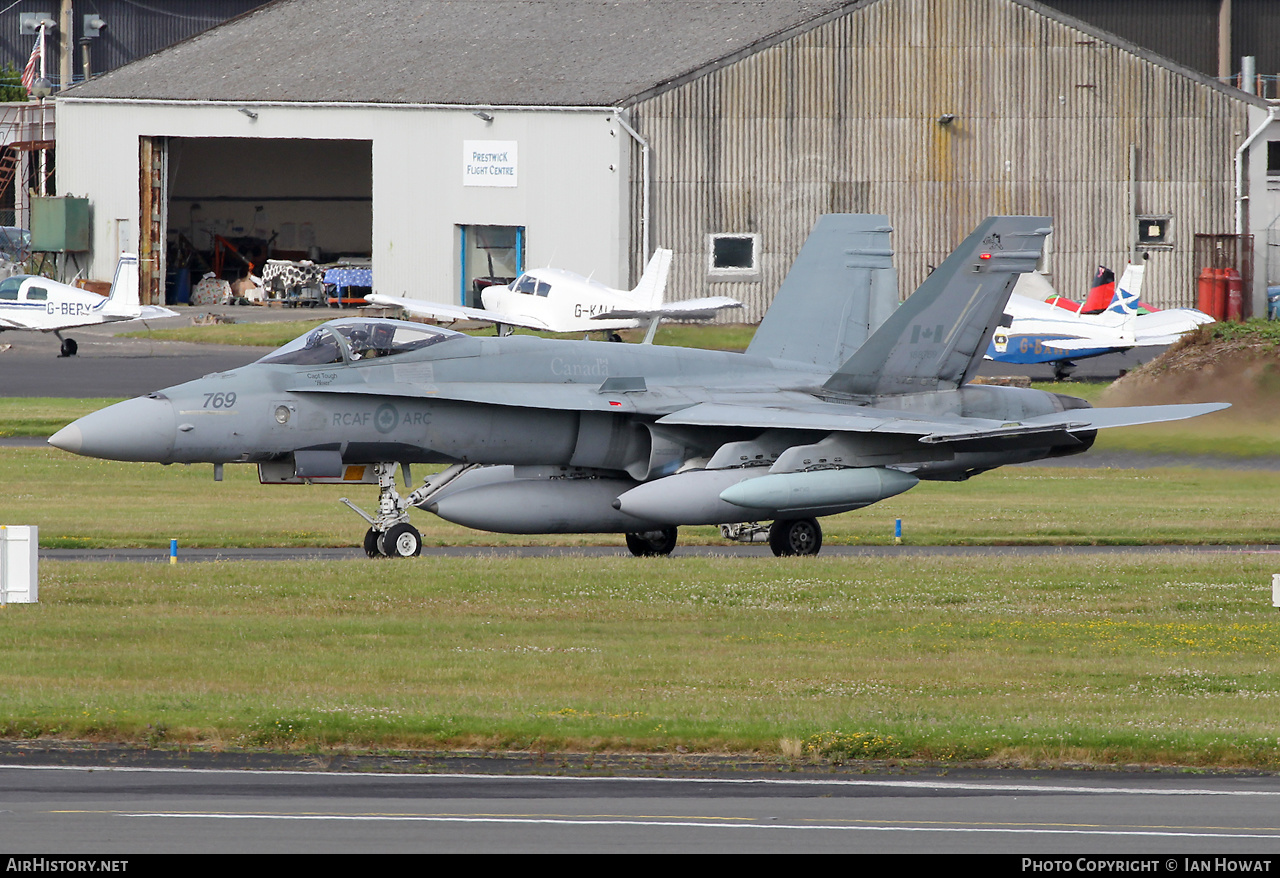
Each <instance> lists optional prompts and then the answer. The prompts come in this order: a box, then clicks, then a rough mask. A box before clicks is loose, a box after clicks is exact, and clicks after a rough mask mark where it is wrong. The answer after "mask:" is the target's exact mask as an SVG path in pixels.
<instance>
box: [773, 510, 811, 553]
mask: <svg viewBox="0 0 1280 878" xmlns="http://www.w3.org/2000/svg"><path fill="white" fill-rule="evenodd" d="M769 548H770V549H773V554H775V555H777V556H778V557H779V558H782V557H785V556H787V555H816V554H818V550H819V549H821V548H822V526H821V525H820V524H818V520H817V519H816V518H780V519H778V520H777V521H775V522H774V523H773V524H772V525H771V526H770V527H769Z"/></svg>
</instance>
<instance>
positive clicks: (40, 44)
mask: <svg viewBox="0 0 1280 878" xmlns="http://www.w3.org/2000/svg"><path fill="white" fill-rule="evenodd" d="M42 67H44V25H40V35H39V36H38V37H36V44H35V46H34V47H33V48H32V49H31V57H30V58H28V59H27V66H26V67H24V68H22V84H23V86H24V87H25V88H26V89H27V94H28V95H30V94H31V89H33V88H35V84H36V76H37V75H38V73H37V71H38V70H39V68H42ZM39 72H40V73H43V71H39Z"/></svg>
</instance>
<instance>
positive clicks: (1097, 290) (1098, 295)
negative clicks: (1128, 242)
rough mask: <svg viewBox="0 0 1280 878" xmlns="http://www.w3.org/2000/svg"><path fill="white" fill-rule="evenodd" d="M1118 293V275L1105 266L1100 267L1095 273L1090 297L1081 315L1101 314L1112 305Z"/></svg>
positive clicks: (1086, 299)
mask: <svg viewBox="0 0 1280 878" xmlns="http://www.w3.org/2000/svg"><path fill="white" fill-rule="evenodd" d="M1115 292H1116V273H1115V272H1114V271H1112V270H1111V269H1109V268H1107V267H1106V266H1105V265H1099V266H1098V270H1097V271H1095V272H1094V273H1093V283H1092V284H1091V285H1090V286H1089V295H1088V296H1086V297H1085V300H1084V307H1083V308H1081V309H1080V313H1081V314H1100V313H1102V312H1103V311H1105V310H1106V309H1107V306H1108V305H1110V304H1111V300H1112V299H1113V298H1114V297H1115Z"/></svg>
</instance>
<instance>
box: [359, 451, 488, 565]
mask: <svg viewBox="0 0 1280 878" xmlns="http://www.w3.org/2000/svg"><path fill="white" fill-rule="evenodd" d="M475 466H476V465H475V464H471V465H463V464H455V465H454V466H451V467H449V468H448V469H446V470H444V471H443V472H440V473H438V474H436V475H434V476H432V477H431V478H428V479H426V480H425V481H423V483H422V487H421V488H418V489H417V490H416V491H413V492H412V493H410V494H409V495H408V496H407V497H401V496H400V492H399V491H397V490H396V464H394V463H377V464H374V469H375V472H376V473H377V475H378V514H377V516H376V517H375V516H372V515H368V514H367V513H365V511H364V510H363V509H361V508H360V507H359V506H356V505H355V504H354V503H352V502H351V501H350V500H348V499H347V498H346V497H343V498H341V502H343V503H345V504H346V505H347V506H348V507H350V508H351V509H352V510H353V511H354V512H355V513H356V514H357V515H359V516H360V517H361V518H363V519H364V520H365V521H367V522H369V530H368V531H366V532H365V535H364V553H365V554H366V555H368V556H369V557H370V558H379V557H387V558H412V557H414V556H416V555H419V554H421V552H422V534H421V533H419V532H418V529H417V528H416V527H414V526H413V525H412V524H410V523H409V507H410V506H419V505H421V504H423V503H425V502H426V501H427V500H428V499H429V498H430V497H431V496H432V495H434V494H435V493H436V492H437V491H439V490H440V489H441V488H443V487H444V486H445V485H447V484H449V483H450V482H452V481H453V480H454V479H456V478H457V477H458V476H460V475H462V474H463V473H464V472H466V471H467V470H469V469H473V468H474V467H475ZM408 480H409V474H408V465H407V464H406V465H405V481H406V482H407V481H408Z"/></svg>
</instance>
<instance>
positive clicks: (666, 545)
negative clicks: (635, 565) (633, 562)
mask: <svg viewBox="0 0 1280 878" xmlns="http://www.w3.org/2000/svg"><path fill="white" fill-rule="evenodd" d="M676 535H677V530H676V528H674V527H668V528H665V529H663V530H647V531H644V532H642V533H633V534H627V548H628V549H630V550H631V554H633V555H637V556H639V557H641V558H647V557H650V556H653V555H670V554H671V550H672V549H674V548H675V547H676Z"/></svg>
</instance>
